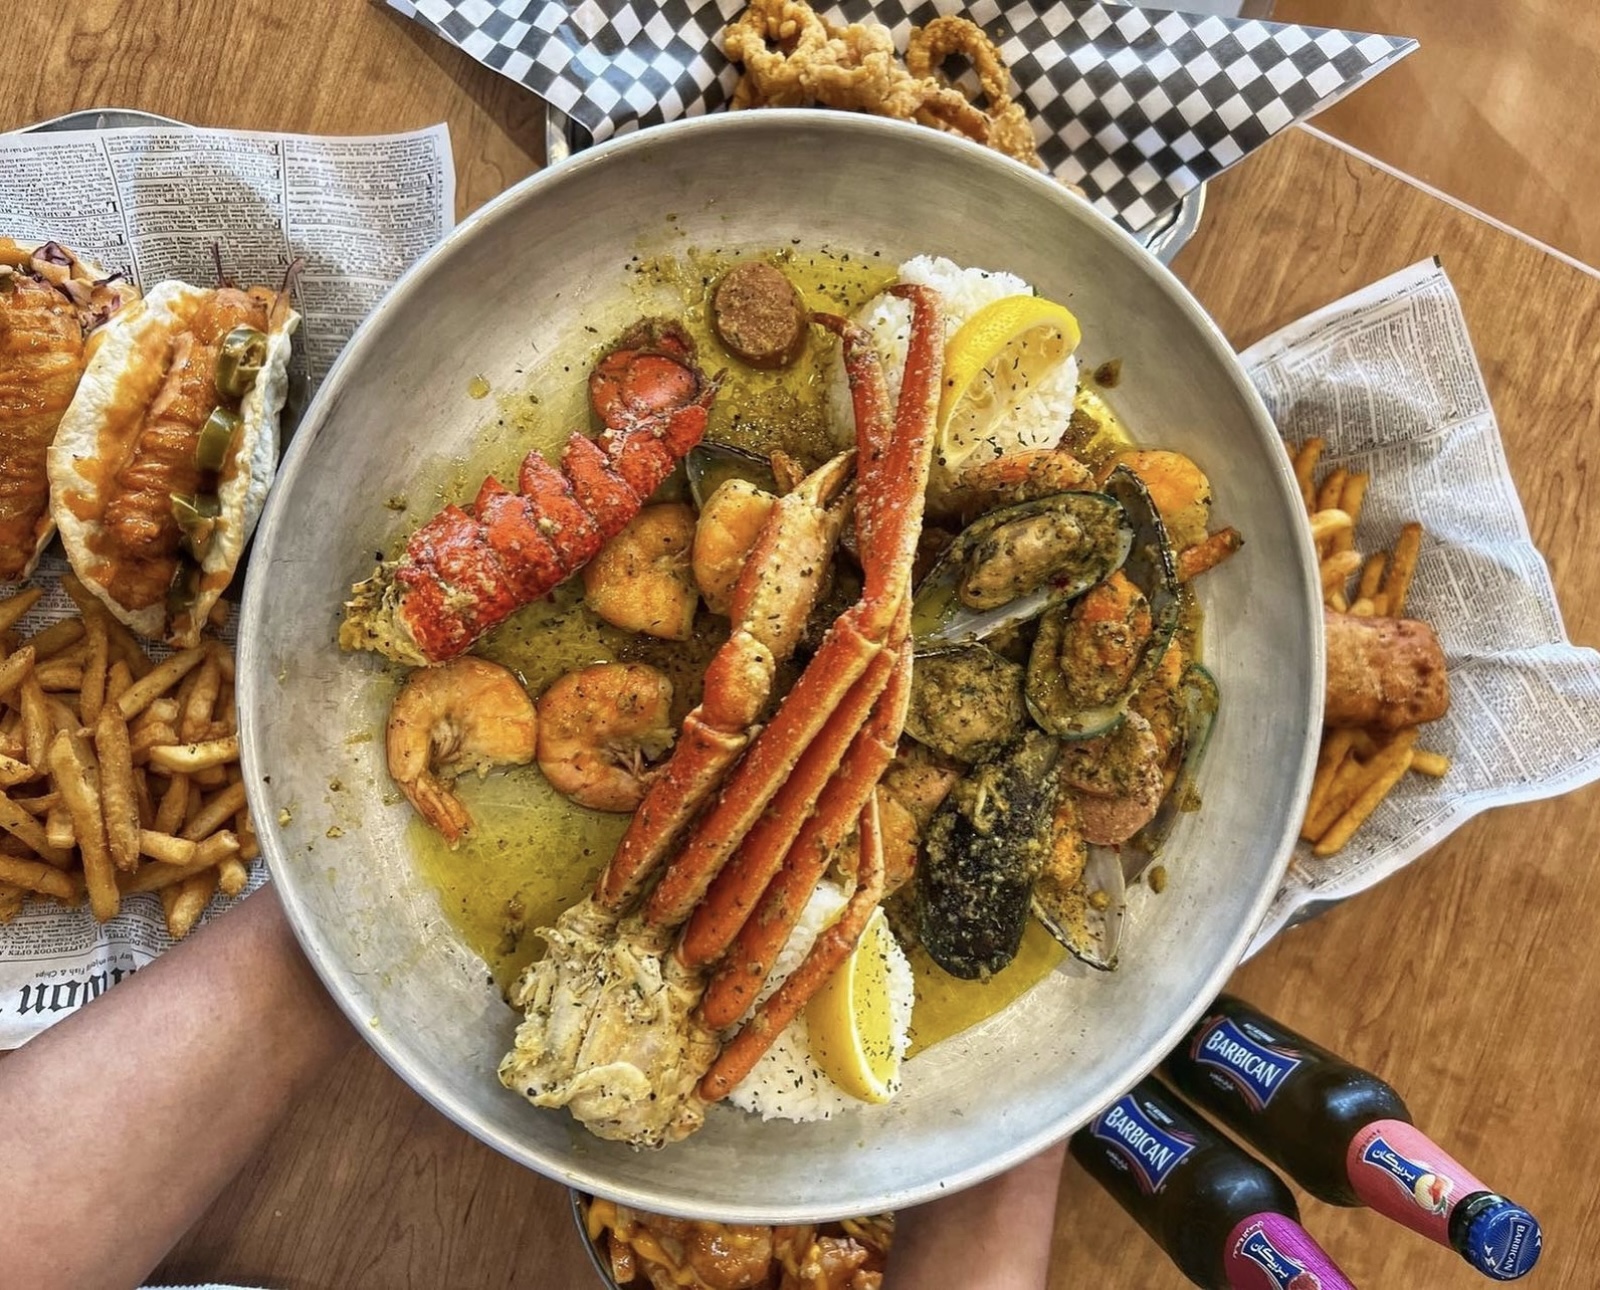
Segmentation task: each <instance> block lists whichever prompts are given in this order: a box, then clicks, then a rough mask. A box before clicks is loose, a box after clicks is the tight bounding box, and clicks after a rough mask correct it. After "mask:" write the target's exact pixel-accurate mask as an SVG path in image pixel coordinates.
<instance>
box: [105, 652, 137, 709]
mask: <svg viewBox="0 0 1600 1290" xmlns="http://www.w3.org/2000/svg"><path fill="white" fill-rule="evenodd" d="M132 684H133V670H132V669H131V668H129V666H128V664H127V660H125V659H120V658H119V659H118V660H117V661H116V662H115V663H113V664H112V665H111V666H110V667H109V668H107V669H106V702H108V703H115V702H116V701H117V700H118V699H120V698H121V697H122V696H123V695H124V694H125V693H126V692H127V689H128V687H129V686H130V685H132Z"/></svg>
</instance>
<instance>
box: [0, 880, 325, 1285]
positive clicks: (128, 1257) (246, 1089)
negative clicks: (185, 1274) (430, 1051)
mask: <svg viewBox="0 0 1600 1290" xmlns="http://www.w3.org/2000/svg"><path fill="white" fill-rule="evenodd" d="M353 1038H354V1032H353V1031H352V1030H351V1029H350V1027H349V1026H348V1025H346V1023H345V1021H344V1018H343V1016H342V1015H341V1014H340V1013H339V1011H338V1009H337V1008H336V1007H335V1006H334V1004H333V1002H332V1000H330V999H329V998H328V996H327V994H326V993H325V992H324V990H323V988H322V985H321V983H320V982H319V981H318V980H317V978H316V975H315V973H313V972H312V970H311V966H310V964H308V963H307V962H306V961H305V959H304V958H303V957H302V956H301V953H300V949H299V946H298V945H297V944H296V943H295V939H294V934H293V933H292V932H291V931H290V929H289V925H288V922H287V920H286V919H285V917H284V913H283V908H282V906H281V905H280V904H279V903H278V898H277V896H276V895H275V894H274V893H273V891H272V889H271V887H270V886H269V887H264V888H262V889H261V890H260V891H258V892H257V893H256V894H255V895H253V896H251V897H249V898H248V899H247V900H245V901H243V902H242V903H241V904H240V905H239V906H238V907H237V908H236V909H232V910H229V911H228V912H227V913H226V914H225V915H224V916H222V917H221V918H218V919H215V920H213V921H212V922H211V923H209V924H207V925H206V926H205V927H203V928H202V929H201V930H200V931H198V932H196V933H195V934H194V935H193V936H192V937H190V938H189V939H188V940H186V941H184V942H183V943H181V944H179V945H177V946H174V947H173V948H172V949H171V950H170V951H168V952H167V953H166V954H164V955H162V957H161V958H159V959H157V960H156V961H155V962H154V963H152V964H151V965H150V966H149V967H146V968H144V969H143V970H142V971H140V972H139V973H137V974H136V975H135V976H133V977H132V978H131V979H129V980H126V981H123V982H122V983H121V984H119V985H118V986H117V987H116V988H115V989H112V990H109V991H107V992H106V993H105V994H103V995H101V996H100V998H98V999H96V1000H95V1001H94V1002H93V1003H91V1004H89V1005H88V1006H87V1007H85V1008H83V1009H82V1010H81V1011H79V1012H78V1013H76V1014H75V1015H73V1016H72V1017H69V1018H68V1019H67V1020H65V1021H63V1022H61V1023H60V1024H59V1025H57V1026H55V1027H54V1028H52V1029H51V1030H49V1031H47V1032H46V1033H45V1034H43V1035H41V1036H39V1038H37V1039H35V1040H33V1041H32V1042H31V1043H29V1044H27V1045H26V1046H25V1047H23V1048H22V1049H20V1050H19V1051H17V1052H15V1053H13V1054H12V1055H11V1056H9V1057H7V1058H6V1059H5V1060H4V1061H0V1125H4V1126H5V1127H4V1132H3V1133H0V1214H3V1215H4V1216H5V1238H4V1242H3V1244H4V1247H5V1257H4V1259H3V1260H0V1287H4V1288H5V1290H10V1287H13V1286H15V1287H27V1288H28V1290H53V1288H54V1287H58V1286H59V1287H63V1290H68V1288H70V1290H94V1288H96V1287H102V1286H103V1287H127V1286H131V1285H137V1284H139V1283H140V1280H141V1279H142V1278H143V1277H144V1276H145V1275H146V1274H147V1273H148V1272H149V1271H150V1269H151V1268H153V1267H154V1266H155V1265H156V1264H157V1263H158V1262H159V1261H160V1260H161V1258H162V1256H163V1255H165V1254H166V1252H167V1250H168V1249H170V1248H171V1247H172V1246H173V1245H174V1244H175V1243H176V1242H177V1240H178V1238H179V1237H180V1236H182V1235H183V1233H184V1232H185V1231H187V1230H188V1229H189V1227H190V1226H191V1225H192V1224H193V1223H194V1222H195V1220H196V1219H198V1218H199V1217H200V1215H201V1214H202V1213H203V1212H204V1210H205V1208H206V1206H207V1205H209V1204H210V1203H211V1201H212V1199H213V1198H214V1197H215V1196H216V1195H217V1194H218V1193H219V1192H220V1191H221V1190H222V1188H223V1186H224V1185H225V1184H226V1183H227V1182H228V1180H229V1179H230V1178H232V1177H233V1175H234V1174H235V1173H237V1172H238V1171H239V1169H240V1167H241V1166H243V1165H244V1163H245V1162H246V1161H247V1160H248V1159H249V1158H250V1157H251V1156H252V1155H253V1154H254V1153H255V1152H256V1151H258V1150H259V1149H260V1148H261V1146H262V1145H263V1144H264V1143H265V1141H266V1139H267V1136H268V1134H269V1133H270V1132H271V1131H272V1129H273V1128H274V1127H275V1126H276V1125H277V1124H278V1123H279V1121H280V1120H281V1119H282V1118H283V1116H284V1115H285V1113H286V1112H287V1111H288V1110H289V1107H290V1105H291V1103H292V1102H293V1100H294V1098H295V1096H296V1095H297V1094H298V1093H300V1092H301V1091H303V1090H304V1089H305V1087H306V1086H307V1085H308V1084H309V1083H310V1081H311V1080H312V1079H314V1078H315V1077H316V1076H317V1075H318V1074H320V1073H321V1072H322V1071H323V1069H324V1068H325V1067H326V1066H327V1065H328V1064H329V1063H330V1062H331V1061H332V1060H333V1058H335V1057H336V1056H338V1055H339V1054H340V1053H341V1052H343V1051H344V1049H345V1048H346V1047H347V1046H348V1045H349V1044H350V1043H351V1042H352V1040H353Z"/></svg>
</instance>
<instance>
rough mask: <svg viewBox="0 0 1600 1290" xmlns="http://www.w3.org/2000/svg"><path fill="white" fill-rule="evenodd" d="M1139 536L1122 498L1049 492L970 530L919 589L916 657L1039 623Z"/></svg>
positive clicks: (1114, 565) (1113, 564) (1105, 571)
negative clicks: (1033, 622) (1043, 614)
mask: <svg viewBox="0 0 1600 1290" xmlns="http://www.w3.org/2000/svg"><path fill="white" fill-rule="evenodd" d="M1136 533H1137V528H1136V524H1135V523H1134V522H1132V521H1130V518H1129V516H1128V514H1127V512H1126V510H1125V508H1124V506H1123V505H1122V503H1121V500H1120V499H1119V498H1117V497H1114V496H1108V495H1107V494H1106V493H1081V492H1079V493H1053V494H1051V495H1050V496H1048V497H1040V498H1036V499H1034V500H1033V501H1029V502H1022V503H1019V504H1018V505H1016V506H1006V507H1002V508H1001V509H1000V510H997V511H990V512H989V513H988V514H987V515H985V516H983V517H982V518H980V519H978V520H976V521H974V522H973V523H972V524H969V525H968V526H967V527H966V528H965V529H963V530H962V531H961V533H960V535H959V536H957V538H956V539H955V541H954V542H952V543H951V544H950V546H949V547H948V548H947V549H946V550H945V552H944V553H943V555H941V556H940V557H939V560H938V563H936V564H935V565H934V566H933V568H932V569H931V570H929V572H928V576H927V577H925V578H924V579H923V580H922V583H921V585H920V586H919V587H918V588H917V594H916V599H915V601H914V603H913V605H912V609H911V632H912V635H913V636H914V637H915V639H916V642H917V652H918V654H919V655H920V654H929V653H935V652H938V651H940V650H943V649H948V648H950V647H952V646H956V645H969V644H972V643H974V642H976V641H980V640H983V639H985V638H986V637H989V636H992V635H994V634H995V633H997V632H1001V631H1003V630H1005V629H1007V628H1010V627H1015V626H1017V625H1018V624H1019V623H1025V622H1027V621H1029V620H1030V619H1033V618H1037V617H1038V616H1039V615H1040V614H1042V613H1043V612H1044V611H1045V610H1046V609H1048V608H1049V607H1050V606H1051V605H1055V604H1058V603H1061V602H1063V601H1068V600H1071V599H1072V598H1073V597H1075V596H1080V595H1082V594H1083V593H1084V592H1085V591H1087V590H1089V588H1091V587H1093V586H1095V585H1096V584H1098V583H1100V582H1103V581H1104V580H1105V579H1106V578H1107V577H1108V576H1109V575H1110V574H1111V573H1113V572H1114V571H1115V570H1116V569H1118V568H1120V567H1121V566H1122V563H1123V562H1124V561H1125V560H1126V559H1127V558H1128V555H1129V551H1130V549H1131V547H1132V544H1133V542H1134V540H1135V536H1136Z"/></svg>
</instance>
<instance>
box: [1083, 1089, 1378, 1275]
mask: <svg viewBox="0 0 1600 1290" xmlns="http://www.w3.org/2000/svg"><path fill="white" fill-rule="evenodd" d="M1070 1149H1071V1151H1072V1155H1073V1157H1074V1158H1075V1159H1076V1160H1077V1161H1078V1163H1079V1164H1081V1165H1082V1166H1083V1167H1084V1169H1085V1170H1087V1171H1088V1173H1089V1176H1090V1177H1092V1178H1093V1179H1094V1180H1095V1181H1096V1182H1098V1183H1099V1184H1100V1185H1101V1186H1102V1187H1104V1188H1105V1189H1106V1190H1107V1191H1109V1192H1110V1193H1111V1195H1112V1196H1113V1197H1114V1198H1115V1199H1116V1201H1117V1203H1118V1204H1119V1205H1121V1206H1122V1208H1123V1209H1125V1210H1127V1211H1128V1213H1129V1214H1131V1215H1132V1216H1133V1218H1134V1219H1135V1221H1137V1222H1138V1224H1139V1226H1140V1227H1142V1228H1144V1230H1145V1231H1146V1232H1148V1233H1149V1234H1150V1236H1151V1237H1152V1238H1153V1239H1154V1240H1155V1242H1156V1244H1158V1245H1159V1246H1161V1248H1162V1249H1163V1250H1165V1251H1166V1252H1167V1255H1168V1256H1169V1257H1170V1258H1171V1259H1172V1261H1173V1262H1174V1263H1176V1264H1177V1265H1178V1268H1179V1269H1180V1270H1181V1271H1182V1272H1183V1274H1184V1275H1185V1276H1187V1277H1188V1278H1189V1280H1191V1281H1193V1282H1194V1283H1195V1284H1196V1285H1197V1286H1203V1287H1206V1290H1353V1287H1352V1286H1351V1284H1350V1282H1349V1280H1348V1279H1347V1278H1346V1277H1345V1275H1344V1274H1343V1273H1342V1272H1340V1271H1339V1269H1338V1268H1337V1267H1336V1266H1335V1265H1334V1263H1333V1260H1332V1259H1330V1258H1329V1257H1328V1256H1327V1254H1326V1253H1324V1252H1323V1250H1322V1247H1321V1246H1319V1245H1318V1244H1317V1243H1316V1242H1315V1241H1314V1240H1312V1239H1311V1237H1310V1236H1309V1235H1308V1234H1307V1233H1306V1231H1305V1230H1304V1229H1303V1228H1302V1227H1301V1226H1300V1211H1299V1209H1298V1207H1297V1206H1296V1205H1295V1203H1294V1196H1293V1195H1292V1194H1291V1193H1290V1191H1289V1189H1288V1187H1287V1186H1285V1185H1284V1183H1283V1180H1282V1179H1281V1178H1279V1177H1278V1175H1277V1174H1275V1173H1273V1172H1272V1170H1270V1169H1268V1168H1267V1166H1266V1165H1264V1164H1262V1163H1261V1162H1260V1161H1259V1160H1257V1159H1256V1158H1255V1157H1254V1156H1252V1155H1250V1154H1249V1153H1248V1152H1246V1151H1243V1150H1242V1149H1240V1148H1239V1147H1236V1146H1235V1145H1234V1144H1233V1143H1232V1142H1230V1141H1229V1140H1228V1139H1227V1138H1225V1137H1223V1136H1222V1135H1221V1134H1220V1133H1218V1132H1217V1131H1216V1130H1215V1129H1213V1128H1211V1126H1210V1125H1208V1124H1206V1123H1205V1121H1203V1120H1202V1119H1201V1118H1200V1117H1199V1116H1198V1115H1195V1114H1194V1113H1193V1112H1191V1111H1190V1110H1189V1108H1188V1107H1186V1106H1184V1105H1183V1104H1182V1103H1181V1102H1180V1101H1179V1100H1178V1099H1177V1098H1176V1097H1175V1096H1174V1095H1173V1094H1172V1093H1170V1092H1168V1091H1167V1089H1166V1088H1165V1087H1164V1086H1163V1085H1161V1084H1159V1083H1157V1082H1156V1081H1155V1080H1153V1079H1147V1080H1144V1081H1142V1082H1141V1083H1140V1084H1138V1085H1137V1086H1136V1087H1135V1088H1134V1090H1133V1091H1132V1092H1131V1093H1128V1094H1127V1095H1126V1096H1124V1097H1121V1098H1118V1099H1117V1101H1116V1103H1115V1104H1114V1105H1112V1106H1111V1107H1109V1108H1107V1109H1106V1110H1105V1111H1102V1112H1101V1113H1100V1114H1099V1115H1097V1116H1096V1117H1095V1118H1094V1119H1093V1120H1091V1121H1090V1122H1089V1124H1088V1125H1086V1126H1085V1127H1084V1128H1083V1129H1080V1130H1079V1131H1078V1132H1077V1133H1076V1134H1074V1135H1073V1138H1072V1143H1071V1147H1070Z"/></svg>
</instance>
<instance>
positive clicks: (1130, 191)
mask: <svg viewBox="0 0 1600 1290" xmlns="http://www.w3.org/2000/svg"><path fill="white" fill-rule="evenodd" d="M388 3H389V4H390V5H391V6H392V7H394V8H395V9H398V10H399V11H400V12H402V13H404V14H406V15H407V16H409V17H412V18H414V19H416V20H417V21H418V22H420V23H422V24H423V25H424V26H426V27H428V28H429V29H431V30H432V31H434V32H435V33H437V34H438V35H440V36H443V37H444V38H445V39H446V40H448V41H450V42H451V43H452V44H455V45H458V46H460V47H461V48H462V49H463V50H465V51H466V52H467V53H468V54H470V55H471V56H472V57H473V58H475V59H477V60H478V61H479V62H481V63H483V64H484V65H485V66H488V67H491V68H493V69H494V70H495V71H497V72H500V73H501V74H502V75H505V76H507V77H509V78H510V79H512V80H514V81H516V82H517V83H518V84H520V85H523V86H525V87H526V88H528V89H530V90H532V91H533V92H534V93H535V94H537V95H539V96H540V97H541V98H543V99H545V100H547V101H548V102H549V103H551V104H552V105H554V106H555V107H557V108H559V109H561V111H563V112H565V113H567V114H568V115H569V116H571V117H572V118H573V120H574V121H576V122H577V123H578V124H579V125H580V126H581V127H583V128H584V129H585V130H587V131H588V132H589V134H590V135H591V136H592V137H593V138H594V139H595V140H596V141H598V140H602V139H606V138H609V137H610V136H611V135H613V134H620V133H624V132H626V131H629V130H635V129H638V128H640V127H641V126H648V125H657V124H659V123H661V122H663V121H671V120H675V119H677V118H678V117H683V116H698V115H700V114H703V113H706V112H711V111H714V110H716V109H718V108H721V107H723V106H724V105H725V104H726V103H727V101H728V99H729V97H730V95H731V94H732V92H733V86H734V83H735V82H736V81H737V80H738V75H739V72H738V68H737V67H736V66H734V65H731V64H729V62H728V61H727V59H726V58H725V57H724V56H723V54H722V51H721V32H722V29H723V27H724V26H726V25H727V23H728V22H729V20H730V19H732V18H734V17H736V16H737V15H738V14H739V13H741V12H742V11H743V10H744V8H745V0H663V2H662V3H659V4H647V3H644V2H643V0H639V2H638V3H635V2H634V0H580V2H579V3H570V2H568V0H388ZM816 7H817V9H818V10H819V12H821V13H822V14H823V16H824V17H826V18H827V19H828V20H829V21H831V22H847V21H861V20H863V19H865V18H868V17H873V18H876V19H877V20H878V21H879V22H882V23H883V24H885V25H886V26H888V27H890V28H891V29H892V30H893V31H894V35H895V41H896V43H897V45H898V46H899V47H900V48H901V49H904V47H905V41H906V36H907V34H908V33H909V30H910V28H911V27H913V26H921V25H923V24H925V23H927V22H929V21H931V20H932V19H933V18H935V17H937V16H939V15H941V14H964V15H965V16H967V17H969V18H971V19H973V21H975V22H977V23H979V24H980V25H982V26H983V27H984V28H985V29H986V30H987V31H988V33H989V35H990V36H991V37H992V38H993V39H994V40H995V41H996V42H997V43H998V44H999V45H1000V49H1001V52H1002V54H1003V55H1004V57H1005V59H1006V61H1007V63H1008V64H1009V65H1010V67H1011V74H1012V77H1013V79H1014V81H1015V82H1016V85H1017V87H1018V92H1019V96H1020V98H1019V101H1020V102H1022V103H1023V104H1024V106H1025V107H1027V109H1028V110H1029V113H1030V115H1031V116H1032V117H1033V122H1034V132H1035V134H1036V136H1037V137H1038V140H1039V152H1040V156H1041V157H1042V158H1043V159H1044V162H1045V164H1046V165H1047V166H1048V167H1049V168H1050V170H1051V171H1052V172H1053V173H1054V174H1055V175H1056V177H1057V178H1058V179H1061V180H1064V181H1065V182H1067V183H1071V184H1077V185H1079V186H1080V187H1082V188H1083V189H1084V191H1085V192H1086V193H1087V194H1088V196H1089V199H1090V200H1091V201H1092V202H1094V204H1095V206H1096V207H1097V208H1098V209H1099V210H1100V211H1102V212H1103V213H1104V214H1106V215H1109V216H1111V217H1112V218H1114V219H1116V220H1118V221H1119V222H1120V223H1122V224H1123V225H1124V226H1126V227H1127V228H1129V229H1141V228H1143V227H1145V226H1146V225H1147V224H1149V223H1150V222H1151V221H1152V220H1154V219H1156V218H1157V217H1158V216H1160V215H1161V214H1163V213H1164V212H1165V211H1167V210H1169V209H1170V208H1171V207H1172V206H1174V205H1176V204H1177V202H1178V201H1179V200H1180V199H1181V198H1182V197H1183V196H1184V195H1185V194H1186V193H1189V192H1191V191H1193V190H1194V189H1195V188H1197V187H1199V185H1200V184H1202V183H1204V182H1205V181H1206V180H1207V179H1210V178H1211V177H1212V176H1213V175H1216V174H1218V173H1219V172H1221V171H1223V170H1225V169H1227V167H1229V166H1231V165H1233V164H1234V162H1236V161H1238V160H1240V158H1242V157H1245V156H1247V155H1248V154H1249V153H1251V152H1253V151H1254V150H1255V149H1256V148H1259V147H1260V146H1261V145H1262V144H1263V143H1265V142H1266V141H1267V140H1268V139H1270V138H1271V137H1272V136H1273V135H1274V134H1276V133H1278V131H1280V130H1282V129H1284V128H1285V127H1286V126H1288V125H1291V124H1293V123H1294V122H1296V121H1302V120H1304V119H1305V118H1307V117H1309V116H1311V115H1312V114H1313V113H1315V112H1317V111H1319V110H1320V109H1322V108H1324V107H1327V106H1328V105H1329V104H1330V103H1332V102H1334V101H1335V100H1336V99H1338V98H1340V97H1342V96H1343V95H1345V94H1347V93H1349V92H1350V91H1351V90H1353V89H1355V88H1356V87H1357V86H1358V85H1360V84H1362V83H1363V82H1365V81H1366V80H1368V79H1370V78H1371V77H1372V76H1374V75H1376V74H1377V73H1378V72H1380V71H1382V70H1383V69H1384V68H1386V67H1389V66H1391V65H1393V64H1394V63H1395V62H1397V61H1398V60H1399V59H1401V58H1403V57H1404V56H1405V55H1406V54H1409V53H1410V52H1411V51H1412V50H1414V49H1416V48H1417V42H1416V41H1414V40H1410V39H1406V38H1403V37H1396V36H1374V35H1363V34H1362V33H1359V32H1349V31H1337V30H1331V29H1324V28H1319V27H1301V26H1294V25H1288V24H1284V23H1272V22H1262V21H1260V20H1258V19H1253V18H1250V19H1240V18H1234V19H1229V18H1220V17H1216V16H1215V15H1210V16H1202V15H1196V14H1183V13H1171V12H1165V11H1162V10H1155V9H1137V8H1131V7H1127V6H1123V5H1102V4H1094V3H1090V2H1089V0H1066V2H1065V3H1054V4H1051V3H1047V2H1042V3H1039V4H1030V3H1022V2H1021V0H973V3H970V4H966V3H961V0H924V3H920V4H907V3H903V2H901V0H847V2H846V3H842V4H836V5H832V6H824V5H821V4H818V5H817V6H816Z"/></svg>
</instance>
